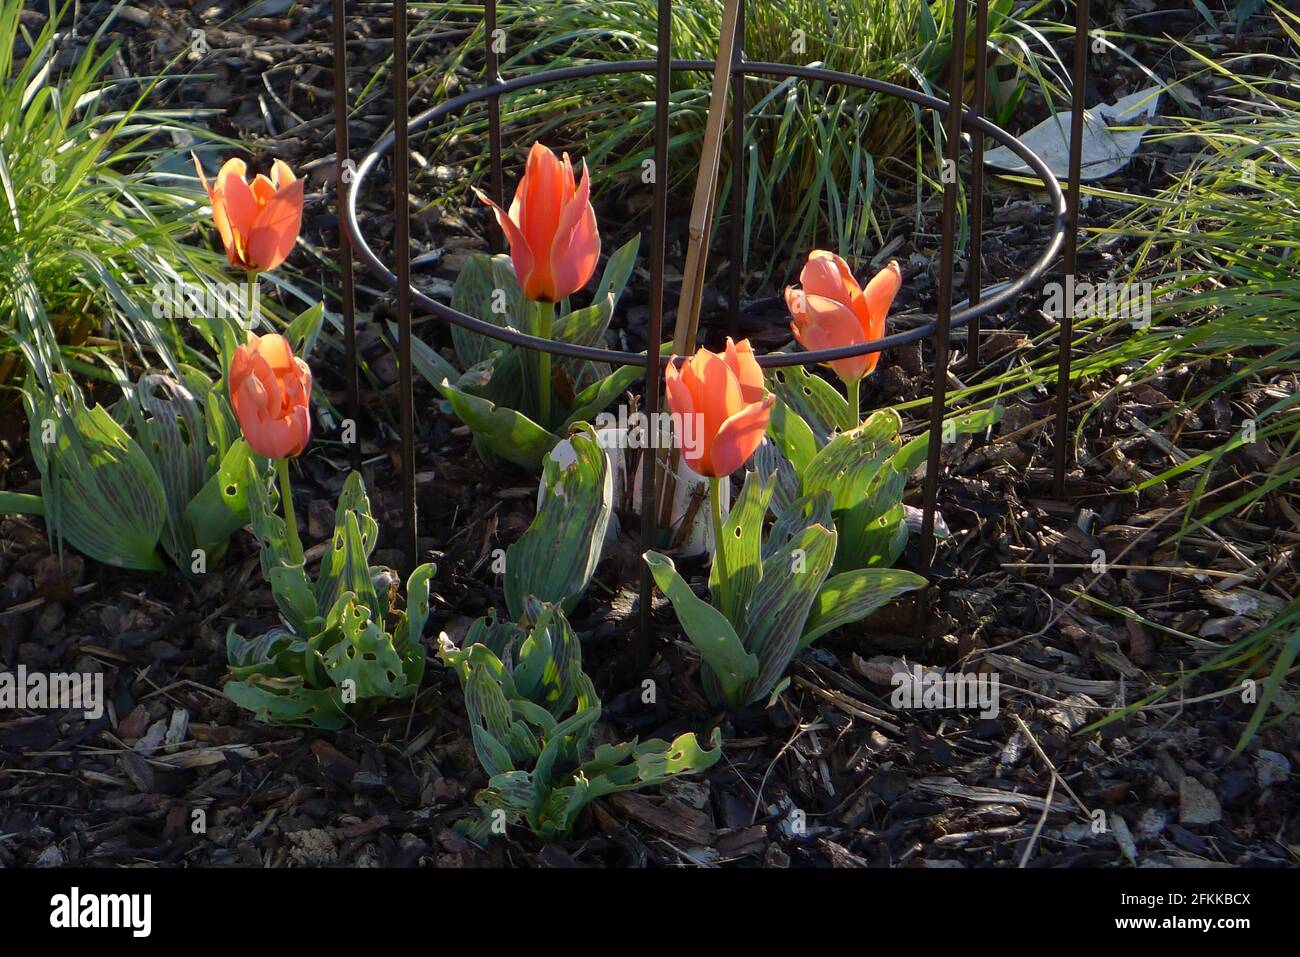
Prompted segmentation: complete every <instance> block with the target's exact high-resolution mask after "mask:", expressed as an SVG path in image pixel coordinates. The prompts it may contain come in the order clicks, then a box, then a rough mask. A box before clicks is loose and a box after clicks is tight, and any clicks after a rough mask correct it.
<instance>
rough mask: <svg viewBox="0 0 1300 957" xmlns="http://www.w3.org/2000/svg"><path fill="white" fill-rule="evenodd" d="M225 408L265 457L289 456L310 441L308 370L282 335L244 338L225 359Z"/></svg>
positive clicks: (309, 380)
mask: <svg viewBox="0 0 1300 957" xmlns="http://www.w3.org/2000/svg"><path fill="white" fill-rule="evenodd" d="M227 378H228V379H229V382H230V404H231V405H232V406H234V409H235V418H237V419H238V420H239V427H240V428H241V429H243V430H244V438H245V439H247V440H248V445H249V447H250V448H251V449H252V450H253V451H254V452H256V453H257V454H258V455H263V456H265V457H266V458H268V459H284V458H292V457H293V456H295V455H298V454H300V453H301V452H302V450H303V449H305V448H306V447H307V440H308V439H310V438H311V416H310V415H309V414H308V404H309V403H310V401H311V369H310V368H308V366H307V363H305V362H303V361H302V360H301V359H299V358H297V357H296V356H295V355H294V354H293V348H292V347H291V346H290V345H289V341H288V340H287V339H285V338H284V336H281V335H278V334H276V333H271V334H269V335H265V336H256V335H254V334H253V333H251V332H250V333H249V334H248V343H247V344H246V345H242V346H239V347H238V348H237V349H235V354H234V356H233V357H232V358H231V360H230V375H229V376H228V377H227Z"/></svg>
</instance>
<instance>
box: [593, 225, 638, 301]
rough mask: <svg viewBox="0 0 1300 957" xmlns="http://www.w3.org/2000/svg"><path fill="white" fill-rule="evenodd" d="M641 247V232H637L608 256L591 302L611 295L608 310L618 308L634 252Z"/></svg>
mask: <svg viewBox="0 0 1300 957" xmlns="http://www.w3.org/2000/svg"><path fill="white" fill-rule="evenodd" d="M640 248H641V234H640V233H637V234H636V235H635V236H633V237H632V238H631V239H629V240H628V241H627V242H625V243H624V244H623V245H622V246H620V247H619V248H618V249H617V250H615V252H614V254H613V255H612V256H610V257H609V259H608V260H606V262H605V271H604V272H603V273H601V276H600V284H599V285H598V286H596V295H595V296H594V297H592V302H599V301H601V300H602V299H604V298H605V297H606V296H613V297H614V299H613V302H612V303H610V312H613V311H614V310H615V309H617V308H618V301H619V300H620V299H622V298H623V290H624V289H626V288H627V281H628V280H629V279H631V278H632V270H633V268H634V267H635V266H636V254H637V251H638V250H639V249H640Z"/></svg>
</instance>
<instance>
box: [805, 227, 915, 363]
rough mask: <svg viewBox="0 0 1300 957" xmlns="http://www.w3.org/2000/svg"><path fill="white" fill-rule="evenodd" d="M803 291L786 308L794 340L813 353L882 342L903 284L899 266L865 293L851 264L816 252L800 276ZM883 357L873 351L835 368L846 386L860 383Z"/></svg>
mask: <svg viewBox="0 0 1300 957" xmlns="http://www.w3.org/2000/svg"><path fill="white" fill-rule="evenodd" d="M799 281H800V282H801V283H802V284H803V288H802V289H795V288H794V287H793V286H789V287H787V288H786V290H785V302H786V306H787V307H788V308H789V310H790V315H791V316H792V317H793V319H794V321H793V322H792V323H791V324H790V328H791V329H793V330H794V337H795V338H796V339H798V340H799V344H800V345H802V346H803V347H804V348H805V349H807V350H808V351H809V352H816V351H818V350H820V349H835V348H839V347H841V346H851V345H858V344H861V343H863V342H871V341H872V340H873V339H881V338H883V337H884V335H885V319H886V317H887V316H888V315H889V307H890V305H891V304H892V303H893V301H894V296H896V295H897V294H898V289H899V287H900V286H901V285H902V284H903V275H902V273H901V272H900V271H899V269H898V263H897V262H896V261H894V260H890V262H889V265H887V266H886V267H885V268H884V269H882V270H880V272H878V273H876V275H875V276H874V277H873V278H872V280H871V282H869V283H867V288H866V289H862V288H861V287H859V286H858V282H857V280H856V279H854V278H853V273H852V272H850V271H849V264H848V263H846V262H845V261H844V260H843V259H841V258H840V257H839V256H837V255H835V254H834V253H831V252H827V251H826V250H824V249H814V250H813V251H812V252H811V253H809V254H808V262H807V263H806V264H805V265H804V267H803V272H801V273H800V274H799ZM879 358H880V353H878V352H869V353H867V354H866V355H861V356H854V357H853V358H851V359H837V360H835V361H834V362H831V363H829V365H830V367H831V368H832V369H834V370H835V374H836V375H838V376H839V377H840V378H841V379H842V380H843V381H844V382H846V383H849V382H857V381H858V380H860V379H861V378H862V377H863V376H865V375H870V374H871V372H872V371H873V370H874V369H875V368H876V361H877V360H878V359H879Z"/></svg>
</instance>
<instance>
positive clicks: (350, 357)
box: [334, 0, 361, 469]
mask: <svg viewBox="0 0 1300 957" xmlns="http://www.w3.org/2000/svg"><path fill="white" fill-rule="evenodd" d="M349 149H350V147H349V145H348V48H347V9H346V7H345V4H344V0H334V188H335V189H336V190H337V192H338V217H339V309H340V311H341V312H342V315H343V354H344V366H345V369H344V372H343V376H344V378H345V379H346V381H347V391H348V416H349V418H351V419H352V422H353V430H354V432H355V429H356V422H357V420H358V419H359V418H360V417H361V384H360V381H359V379H358V376H359V375H360V365H359V364H358V362H357V306H356V286H355V284H354V282H353V275H352V239H351V237H350V236H348V230H347V227H346V226H345V225H344V224H343V207H344V205H345V204H346V203H347V192H348V190H349V189H351V185H352V184H351V179H352V168H351V167H350V166H349V165H348V159H349V155H348V154H349ZM350 452H351V458H352V467H353V468H354V469H358V468H360V467H361V442H360V441H353V443H352V448H351V450H350Z"/></svg>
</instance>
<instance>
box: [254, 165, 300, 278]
mask: <svg viewBox="0 0 1300 957" xmlns="http://www.w3.org/2000/svg"><path fill="white" fill-rule="evenodd" d="M302 203H303V181H302V180H300V179H299V180H294V182H292V183H290V184H289V185H288V186H287V187H285V188H284V189H282V190H280V191H279V192H278V193H276V194H275V195H274V196H273V197H272V198H271V200H270V201H269V202H268V203H267V204H266V205H265V206H264V207H262V210H261V214H260V215H259V216H258V218H257V221H256V223H255V224H254V227H253V229H252V231H251V232H250V233H249V236H248V260H249V262H250V263H252V264H253V265H254V266H255V268H257V269H259V270H262V271H267V270H271V269H274V268H275V267H276V266H279V265H280V263H282V262H284V261H285V259H287V258H288V256H289V253H291V252H292V251H293V247H294V244H295V243H297V241H298V232H299V230H300V229H301V228H302Z"/></svg>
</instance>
